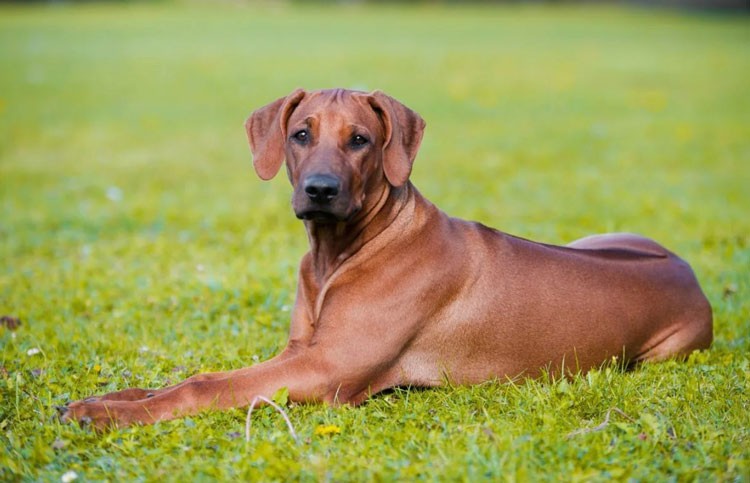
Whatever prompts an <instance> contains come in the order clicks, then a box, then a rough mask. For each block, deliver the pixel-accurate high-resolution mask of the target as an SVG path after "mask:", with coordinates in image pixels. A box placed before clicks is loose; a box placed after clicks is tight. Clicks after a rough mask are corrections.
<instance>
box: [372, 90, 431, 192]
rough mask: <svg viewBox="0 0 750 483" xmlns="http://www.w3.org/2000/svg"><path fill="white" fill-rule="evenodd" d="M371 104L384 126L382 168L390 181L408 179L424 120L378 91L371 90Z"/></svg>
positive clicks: (400, 182) (420, 138)
mask: <svg viewBox="0 0 750 483" xmlns="http://www.w3.org/2000/svg"><path fill="white" fill-rule="evenodd" d="M368 101H369V102H370V106H372V108H373V109H374V110H375V112H377V113H378V115H379V116H380V118H381V119H382V121H383V125H384V127H385V139H384V141H383V171H384V172H385V177H386V179H387V180H388V182H389V183H391V185H393V186H395V187H399V186H402V185H403V184H404V183H406V181H407V180H408V179H409V175H410V174H411V167H412V165H413V164H414V158H416V157H417V151H418V150H419V145H420V144H421V143H422V134H424V127H425V122H424V120H423V119H422V118H421V117H420V116H419V114H417V113H416V112H414V111H412V110H411V109H409V108H408V107H406V106H405V105H403V104H401V103H400V102H398V101H397V100H396V99H394V98H392V97H390V96H387V95H386V94H384V93H382V92H381V91H374V92H373V93H371V94H370V96H369V98H368Z"/></svg>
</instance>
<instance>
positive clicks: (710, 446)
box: [0, 3, 750, 481]
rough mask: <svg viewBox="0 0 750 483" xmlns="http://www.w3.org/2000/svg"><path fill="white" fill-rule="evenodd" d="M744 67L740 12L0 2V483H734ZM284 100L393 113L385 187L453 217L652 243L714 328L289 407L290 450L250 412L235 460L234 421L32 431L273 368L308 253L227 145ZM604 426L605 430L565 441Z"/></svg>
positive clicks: (744, 302) (279, 195) (741, 469)
mask: <svg viewBox="0 0 750 483" xmlns="http://www.w3.org/2000/svg"><path fill="white" fill-rule="evenodd" d="M748 45H750V19H748V18H747V17H744V18H736V17H735V18H733V17H722V16H708V15H701V14H684V13H678V12H664V11H658V10H624V9H618V8H611V7H608V8H596V7H591V6H588V7H586V8H582V7H533V6H532V7H528V6H511V7H502V8H493V7H490V6H487V7H465V8H460V7H455V6H454V7H440V6H415V7H408V8H404V7H397V6H387V7H376V6H342V7H321V6H317V7H311V6H298V5H281V6H274V5H273V4H270V5H267V6H248V5H244V6H243V5H236V4H231V3H226V4H225V3H222V4H216V5H211V6H208V5H201V4H187V5H163V4H159V5H155V6H153V5H152V6H149V5H141V4H135V5H130V4H105V5H89V6H69V5H64V6H50V7H48V6H39V5H36V6H29V7H19V6H8V5H2V6H0V315H14V316H17V317H20V318H21V319H22V321H23V325H22V326H21V327H20V328H19V329H18V330H17V331H15V332H11V331H9V330H7V329H5V328H0V354H1V356H0V366H2V368H1V369H0V397H1V400H0V480H26V481H29V480H41V481H59V480H60V478H61V476H62V475H63V474H64V473H65V472H67V471H75V472H76V473H77V475H78V477H79V481H80V480H105V479H109V480H113V481H129V480H157V479H158V480H168V481H185V480H190V479H196V480H211V479H214V478H216V477H218V478H221V479H238V478H239V479H242V480H263V481H272V480H288V479H302V480H334V481H344V480H379V481H391V480H411V479H425V480H470V481H476V480H482V479H488V480H499V479H503V480H510V481H528V480H581V479H585V480H589V479H595V480H606V479H609V478H615V479H618V480H625V479H629V478H633V479H635V480H643V481H652V480H679V481H685V480H692V479H699V480H716V479H720V480H737V481H742V480H744V481H747V479H748V478H749V477H750V462H749V460H750V429H749V427H750V397H749V396H748V394H749V393H750V388H748V380H750V356H749V355H748V354H749V353H750V327H749V323H750V306H749V305H748V299H749V298H750V215H748V210H749V208H750V189H749V187H750V95H748V85H750V50H748ZM298 86H303V87H306V88H310V89H312V88H319V87H330V86H345V87H359V88H365V89H375V88H379V89H382V90H385V91H386V92H388V93H390V94H392V95H393V96H395V97H397V98H399V99H401V100H403V101H404V102H405V103H406V104H407V105H409V106H410V107H412V108H414V109H416V110H417V111H419V112H420V113H421V114H422V115H423V117H424V118H425V119H426V120H427V123H428V129H427V134H426V138H425V142H424V146H423V149H422V151H421V153H420V155H419V157H418V159H417V164H416V167H415V171H414V174H413V180H414V181H415V183H416V185H417V186H418V187H419V188H420V189H421V191H422V192H423V193H424V194H426V195H427V196H428V198H430V199H431V200H433V201H434V202H436V203H437V204H438V205H439V206H441V207H442V208H443V209H445V210H446V211H447V212H449V213H450V214H452V215H456V216H461V217H464V218H470V219H477V220H480V221H482V222H485V223H487V224H490V225H492V226H496V227H499V228H501V229H503V230H505V231H508V232H510V233H514V234H518V235H521V236H525V237H529V238H533V239H537V240H541V241H546V242H555V243H565V242H567V241H570V240H572V239H574V238H578V237H581V236H584V235H587V234H590V233H595V232H603V231H613V230H619V231H625V230H626V231H633V232H639V233H643V234H647V235H649V236H651V237H654V238H656V239H657V240H659V241H661V242H663V243H664V244H665V245H666V246H668V247H670V248H671V249H673V250H675V251H677V252H678V253H680V254H681V255H682V256H684V257H685V258H686V259H688V260H689V261H690V262H691V263H692V264H693V266H694V268H695V270H696V272H697V274H698V276H699V279H700V280H701V282H702V284H703V286H704V288H705V291H706V293H707V295H708V297H709V298H710V300H711V302H712V304H713V306H714V310H715V318H716V324H715V334H716V341H715V343H714V346H713V348H712V349H711V350H709V351H707V352H705V353H701V354H698V355H695V356H693V357H692V358H691V359H690V360H689V361H688V362H686V363H676V362H667V363H663V364H654V365H648V366H646V367H643V368H642V369H639V370H636V371H633V372H628V373H623V372H621V371H619V370H616V369H613V368H606V369H602V370H600V371H594V372H592V373H590V374H589V375H587V376H582V377H578V378H575V379H573V380H570V381H552V382H550V381H529V382H523V383H519V384H516V385H511V384H502V383H497V382H490V383H486V384H483V385H480V386H476V387H466V388H465V387H446V388H440V389H434V390H414V389H412V390H407V389H403V390H397V391H395V392H392V393H390V394H387V395H382V396H378V397H375V398H373V399H372V400H371V401H370V402H368V403H367V404H365V405H364V406H362V407H359V408H347V407H344V408H337V409H332V408H328V407H325V406H314V405H313V406H295V407H292V408H289V409H288V411H289V414H290V417H291V419H292V421H293V423H294V425H295V427H296V428H297V430H298V432H299V433H300V436H301V438H302V440H303V444H301V445H299V446H297V445H295V444H294V442H293V441H292V439H291V438H290V436H289V435H288V434H287V433H286V430H285V426H284V423H283V421H282V419H281V418H280V417H279V416H278V415H276V414H275V413H274V412H272V411H271V410H270V409H263V410H260V411H259V412H258V413H256V418H255V420H254V425H253V426H254V432H253V440H252V442H250V443H249V444H246V443H245V442H244V440H243V438H242V437H238V433H240V432H242V431H243V428H244V411H242V410H236V411H230V412H225V413H217V412H209V413H205V414H202V415H200V416H199V417H194V418H191V419H183V420H177V421H172V422H166V423H161V424H158V425H156V426H152V427H135V428H129V429H123V430H117V431H113V432H110V433H106V434H103V435H99V434H94V433H91V432H89V431H87V430H85V429H80V428H78V427H77V426H73V425H62V424H60V423H59V422H57V421H56V419H55V418H54V410H53V409H52V406H53V405H55V404H62V403H64V402H66V401H67V400H70V399H77V398H80V397H85V396H87V395H90V394H92V393H100V392H105V391H111V390H115V389H120V388H124V387H127V386H132V385H137V386H161V385H164V384H167V383H169V382H170V381H172V382H174V381H177V380H180V379H182V378H184V377H187V376H189V375H191V374H194V373H197V372H202V371H208V370H222V369H230V368H237V367H241V366H244V365H248V364H251V363H252V362H253V361H255V360H259V359H260V360H262V359H265V358H267V357H270V356H272V355H273V354H275V353H277V352H278V351H279V350H280V349H281V348H282V347H283V344H284V342H285V336H286V330H287V319H288V316H289V306H290V305H291V304H292V302H293V294H294V286H295V272H296V266H297V262H298V260H299V259H300V257H301V255H302V254H303V253H304V251H305V250H306V246H307V245H306V244H307V241H306V237H305V234H304V230H303V228H302V226H301V224H300V223H299V222H298V221H296V220H295V219H294V217H293V215H292V213H291V210H290V206H289V196H290V189H289V187H288V186H287V183H286V180H285V179H282V178H283V176H282V177H279V179H276V180H274V181H273V182H271V183H262V182H261V181H259V180H257V179H256V178H255V176H254V173H253V171H252V169H251V164H250V154H249V151H248V149H247V146H246V142H245V134H244V132H243V129H242V123H243V121H244V119H245V117H246V116H247V115H248V114H249V113H250V112H251V111H252V110H253V109H255V108H257V107H259V106H261V105H264V104H265V103H267V102H270V101H271V100H273V99H275V98H277V97H280V96H282V95H285V94H286V93H287V92H289V91H291V90H292V89H293V88H295V87H298ZM33 348H38V349H40V350H41V352H40V353H38V354H36V355H28V351H29V350H30V349H33ZM613 407H617V408H619V409H621V410H622V411H624V412H625V413H626V414H627V415H628V416H630V417H631V418H632V420H628V419H626V418H624V417H621V416H619V415H617V414H615V413H613V414H612V417H611V421H610V424H609V425H608V426H607V427H605V428H604V429H603V430H601V431H597V432H590V433H587V434H579V435H576V436H573V437H571V438H568V437H567V435H568V434H569V433H571V432H573V431H575V430H577V429H580V428H591V427H594V426H596V425H598V424H600V423H601V422H602V421H603V420H604V418H605V415H606V413H607V411H608V410H609V409H610V408H613ZM323 424H334V425H336V426H338V427H339V428H340V430H341V432H340V434H334V435H327V436H322V435H316V434H315V428H316V427H318V426H319V425H323Z"/></svg>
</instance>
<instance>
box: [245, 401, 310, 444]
mask: <svg viewBox="0 0 750 483" xmlns="http://www.w3.org/2000/svg"><path fill="white" fill-rule="evenodd" d="M259 401H263V402H264V403H266V404H270V405H271V406H273V408H274V409H276V411H278V412H279V413H280V414H281V416H282V417H283V418H284V421H286V425H287V427H288V428H289V433H291V435H292V438H294V441H295V442H296V443H297V444H299V437H297V432H296V431H294V426H292V422H291V421H290V420H289V416H287V415H286V411H284V410H283V409H282V408H281V406H279V405H278V404H276V403H275V402H273V401H271V400H270V399H268V398H266V397H263V396H256V397H255V399H253V401H252V402H251V403H250V407H249V408H248V410H247V418H246V419H245V441H247V442H248V443H249V442H250V424H251V423H252V415H253V409H254V408H255V405H256V404H258V402H259Z"/></svg>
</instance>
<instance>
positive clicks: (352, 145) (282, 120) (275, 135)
mask: <svg viewBox="0 0 750 483" xmlns="http://www.w3.org/2000/svg"><path fill="white" fill-rule="evenodd" d="M424 125H425V124H424V121H423V120H422V118H421V117H420V116H419V115H418V114H417V113H415V112H414V111H412V110H411V109H409V108H407V107H406V106H404V105H403V104H401V103H400V102H398V101H396V100H395V99H393V98H391V97H389V96H387V95H385V94H383V93H382V92H379V91H375V92H372V93H370V94H367V93H364V92H357V91H349V90H343V89H331V90H322V91H314V92H305V91H303V90H296V91H294V92H292V93H291V94H289V95H288V96H286V97H282V98H281V99H277V100H276V101H274V102H272V103H271V104H268V105H267V106H265V107H262V108H260V109H258V110H257V111H255V112H253V114H252V115H251V116H250V118H249V119H248V120H247V122H246V123H245V129H246V130H247V137H248V140H249V141H250V149H251V150H252V152H253V166H254V167H255V171H256V172H257V173H258V176H260V177H261V178H262V179H264V180H268V179H271V178H273V177H274V176H275V175H276V173H277V172H278V171H279V168H280V167H281V164H282V163H283V162H284V159H286V167H287V174H288V176H289V180H290V181H291V183H292V186H293V188H294V194H293V196H292V208H293V209H294V213H295V214H296V215H297V217H298V218H300V219H304V220H313V221H315V222H318V223H332V222H346V221H349V220H351V219H352V218H353V217H354V216H355V215H356V214H357V213H358V212H359V211H360V210H361V209H362V207H363V205H364V203H365V201H366V199H367V198H368V196H371V195H374V194H375V193H377V192H378V190H379V189H382V186H383V183H385V182H387V183H390V185H391V186H394V187H400V186H402V185H404V184H405V183H406V182H407V180H408V179H409V174H410V173H411V167H412V164H413V162H414V158H415V157H416V155H417V150H418V149H419V145H420V143H421V141H422V133H423V132H424Z"/></svg>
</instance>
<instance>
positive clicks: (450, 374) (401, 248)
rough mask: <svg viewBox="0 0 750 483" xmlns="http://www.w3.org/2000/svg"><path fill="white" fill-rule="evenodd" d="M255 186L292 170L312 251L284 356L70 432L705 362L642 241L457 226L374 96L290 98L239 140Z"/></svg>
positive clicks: (138, 398)
mask: <svg viewBox="0 0 750 483" xmlns="http://www.w3.org/2000/svg"><path fill="white" fill-rule="evenodd" d="M245 127H246V131H247V137H248V140H249V143H250V147H251V151H252V154H253V165H254V168H255V171H256V172H257V174H258V176H259V177H260V178H261V179H263V180H269V179H271V178H273V177H274V176H275V175H276V174H277V172H278V171H279V170H280V169H281V166H282V164H284V161H285V160H286V172H287V175H288V177H289V180H290V182H291V185H292V187H293V195H292V208H293V210H294V213H295V215H296V216H297V218H299V219H301V220H303V222H304V225H305V228H306V230H307V234H308V238H309V242H310V251H309V252H308V253H307V254H306V255H305V256H304V257H303V259H302V262H301V264H300V268H299V283H298V285H297V293H296V302H295V305H294V308H293V311H292V314H291V326H290V333H289V341H288V344H287V346H286V348H285V349H284V350H283V351H282V352H281V353H280V354H279V355H278V356H276V357H274V358H272V359H270V360H268V361H266V362H262V363H260V364H257V365H254V366H251V367H247V368H242V369H238V370H233V371H228V372H219V373H209V374H198V375H195V376H193V377H190V378H188V379H187V380H185V381H183V382H182V383H179V384H177V385H174V386H171V387H167V388H163V389H158V390H151V389H137V388H131V389H125V390H122V391H118V392H114V393H110V394H106V395H103V396H100V397H92V398H88V399H84V400H82V401H77V402H74V403H71V404H69V405H68V406H67V407H65V408H64V409H63V413H64V414H63V416H62V418H63V420H70V421H79V422H87V423H90V424H92V425H93V426H94V427H96V428H104V427H107V426H109V425H117V426H127V425H129V424H149V423H154V422H157V421H163V420H168V419H172V418H175V417H180V416H187V415H191V414H195V413H197V412H199V411H202V410H205V409H209V408H216V409H227V408H232V407H241V406H247V405H249V404H250V402H251V401H252V400H253V399H254V398H255V397H256V396H265V397H271V396H272V395H273V394H274V393H275V392H276V391H277V390H279V389H281V388H287V389H288V391H289V399H290V400H291V401H298V402H325V403H329V404H334V405H336V404H353V405H357V404H360V403H362V402H363V401H365V400H366V399H367V398H368V397H369V396H370V395H372V394H375V393H378V392H380V391H383V390H385V389H388V388H392V387H395V386H420V387H430V386H438V385H441V384H444V383H446V382H450V383H452V384H461V385H463V384H474V383H480V382H483V381H487V380H491V379H517V378H525V377H536V376H539V375H540V374H542V373H543V372H544V371H548V372H550V373H552V374H562V375H566V376H567V375H571V374H575V373H583V372H585V371H587V370H589V369H591V368H595V367H598V366H600V365H601V364H603V363H605V362H607V361H611V360H612V359H613V358H615V359H617V360H619V361H622V363H623V364H627V365H635V364H638V363H641V362H644V361H657V360H661V359H666V358H672V357H685V356H686V355H688V354H689V353H690V352H691V351H694V350H697V349H705V348H708V347H709V346H710V344H711V342H712V338H713V328H712V324H713V321H712V310H711V305H710V304H709V302H708V300H707V299H706V297H705V295H704V294H703V292H702V291H701V288H700V286H699V284H698V281H697V280H696V277H695V275H694V273H693V271H692V270H691V268H690V266H689V265H688V264H687V263H686V262H685V261H683V260H682V259H680V258H679V257H677V256H676V255H675V254H673V253H671V252H670V251H668V250H667V249H665V248H664V247H662V246H661V245H659V244H658V243H656V242H654V241H652V240H650V239H647V238H644V237H641V236H638V235H633V234H627V233H614V234H603V235H594V236H589V237H586V238H583V239H580V240H577V241H574V242H573V243H570V244H569V245H567V246H553V245H547V244H542V243H535V242H532V241H529V240H525V239H522V238H518V237H515V236H512V235H508V234H505V233H502V232H500V231H497V230H494V229H492V228H488V227H486V226H484V225H482V224H480V223H475V222H469V221H463V220H460V219H456V218H451V217H449V216H447V215H446V214H444V213H443V212H441V211H440V210H439V209H438V208H436V207H435V206H434V205H433V204H432V203H430V202H429V201H427V200H426V199H425V198H424V197H423V196H422V195H421V194H420V193H419V191H417V189H416V188H415V187H414V185H413V184H412V183H411V182H410V181H409V176H410V173H411V170H412V164H413V162H414V159H415V157H416V156H417V151H418V149H419V146H420V143H421V140H422V135H423V132H424V128H425V122H424V121H423V120H422V118H421V117H420V116H419V115H418V114H417V113H416V112H414V111H412V110H411V109H409V108H408V107H406V106H404V105H403V104H402V103H400V102H399V101H397V100H395V99H394V98H392V97H390V96H388V95H386V94H384V93H382V92H380V91H375V92H372V93H365V92H358V91H351V90H344V89H330V90H320V91H314V92H306V91H304V90H295V91H294V92H292V93H291V94H289V95H288V96H286V97H282V98H280V99H278V100H276V101H274V102H272V103H271V104H268V105H267V106H265V107H262V108H260V109H258V110H257V111H255V112H253V113H252V115H251V116H250V118H249V119H248V120H247V122H246V124H245Z"/></svg>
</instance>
